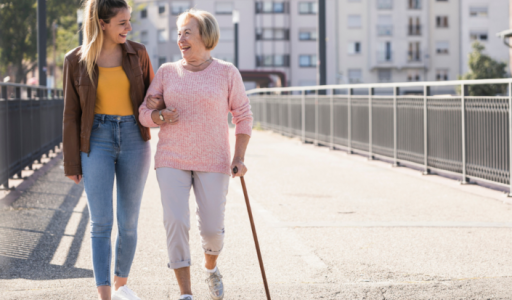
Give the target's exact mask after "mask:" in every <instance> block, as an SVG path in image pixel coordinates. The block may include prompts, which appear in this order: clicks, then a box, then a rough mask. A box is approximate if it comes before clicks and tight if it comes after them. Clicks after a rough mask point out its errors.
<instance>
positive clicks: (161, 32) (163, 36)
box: [157, 29, 169, 43]
mask: <svg viewBox="0 0 512 300" xmlns="http://www.w3.org/2000/svg"><path fill="white" fill-rule="evenodd" d="M157 34H158V42H159V43H165V42H167V41H168V40H169V34H168V33H167V30H165V29H158V31H157Z"/></svg>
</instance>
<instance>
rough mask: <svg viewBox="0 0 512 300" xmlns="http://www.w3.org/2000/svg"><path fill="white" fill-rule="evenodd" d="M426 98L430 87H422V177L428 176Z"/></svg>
mask: <svg viewBox="0 0 512 300" xmlns="http://www.w3.org/2000/svg"><path fill="white" fill-rule="evenodd" d="M428 96H430V87H429V86H426V85H424V86H423V164H424V169H423V175H428V174H429V170H428V111H427V101H428V98H427V97H428Z"/></svg>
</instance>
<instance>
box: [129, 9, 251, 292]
mask: <svg viewBox="0 0 512 300" xmlns="http://www.w3.org/2000/svg"><path fill="white" fill-rule="evenodd" d="M177 27H178V46H179V48H180V50H181V54H182V57H183V59H182V60H180V61H178V62H174V63H169V64H164V65H162V66H161V67H160V69H159V70H158V72H157V73H156V75H155V79H154V80H153V82H152V84H151V86H150V87H149V90H148V96H147V97H146V99H145V101H144V103H143V104H142V105H141V106H140V108H139V111H140V116H139V119H140V122H141V123H142V124H143V125H145V126H148V127H157V126H160V133H159V139H160V140H159V142H158V147H157V152H156V156H155V167H156V174H157V178H158V183H159V185H160V191H161V200H162V206H163V211H164V225H165V229H166V231H167V249H168V255H169V263H168V266H169V268H171V269H173V270H174V272H175V275H176V278H177V280H178V284H179V286H180V290H181V297H180V299H187V300H192V299H193V296H192V289H191V283H190V265H191V259H190V249H189V229H190V219H189V218H190V216H189V214H190V212H189V195H190V189H191V187H193V188H194V193H195V196H196V201H197V210H196V214H197V217H198V223H199V230H200V233H201V241H202V246H203V249H204V255H205V261H204V267H205V271H206V275H207V276H206V277H207V279H206V282H207V283H208V285H209V290H210V295H211V298H212V299H216V300H217V299H222V298H223V297H224V288H223V284H222V280H221V279H222V276H221V275H220V272H219V268H218V267H217V263H216V261H217V258H218V256H219V254H220V252H221V250H222V247H223V244H224V211H225V206H226V195H227V192H228V185H229V177H230V175H231V176H233V177H236V176H243V175H244V174H245V173H246V172H247V168H246V167H245V165H244V155H245V150H246V148H247V144H248V143H249V138H250V135H251V130H252V120H253V119H252V113H251V110H250V105H249V99H248V98H247V96H246V95H245V88H244V84H243V82H242V77H241V76H240V72H239V71H238V70H237V69H236V68H235V67H234V66H233V65H232V64H231V63H227V62H224V61H222V60H218V59H214V58H212V57H211V54H210V51H211V50H213V49H214V48H215V46H216V45H217V42H218V40H219V35H220V34H219V25H218V23H217V21H216V20H215V18H214V16H213V15H211V14H210V13H208V12H206V11H201V10H195V9H191V10H189V11H187V12H184V13H183V14H181V15H180V16H179V17H178V20H177ZM162 101H163V102H164V103H161V102H162ZM163 104H165V107H166V108H165V109H162V110H158V109H157V108H159V107H163ZM228 112H231V114H232V115H233V123H234V124H235V125H236V129H235V134H236V145H235V154H234V158H233V160H232V162H230V146H229V139H228V135H229V130H228V123H227V115H228ZM235 167H237V168H238V170H239V171H238V172H237V173H236V174H234V173H233V171H232V170H233V168H235Z"/></svg>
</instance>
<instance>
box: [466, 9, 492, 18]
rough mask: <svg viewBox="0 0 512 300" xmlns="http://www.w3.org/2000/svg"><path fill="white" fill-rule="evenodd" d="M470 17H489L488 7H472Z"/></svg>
mask: <svg viewBox="0 0 512 300" xmlns="http://www.w3.org/2000/svg"><path fill="white" fill-rule="evenodd" d="M469 16H470V17H481V18H487V16H488V10H487V7H486V6H480V7H470V8H469Z"/></svg>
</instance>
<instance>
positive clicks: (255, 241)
mask: <svg viewBox="0 0 512 300" xmlns="http://www.w3.org/2000/svg"><path fill="white" fill-rule="evenodd" d="M233 173H235V174H236V173H238V167H234V168H233ZM240 181H241V182H242V189H243V190H244V196H245V204H247V212H248V213H249V220H250V221H251V229H252V236H253V237H254V244H256V252H257V253H258V261H259V262H260V270H261V276H262V277H263V284H264V285H265V293H266V294H267V300H270V292H269V290H268V284H267V276H265V268H264V267H263V259H262V258H261V251H260V244H259V243H258V235H256V227H255V226H254V220H253V218H252V211H251V204H250V203H249V195H248V194H247V188H246V187H245V180H244V177H243V176H240Z"/></svg>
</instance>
